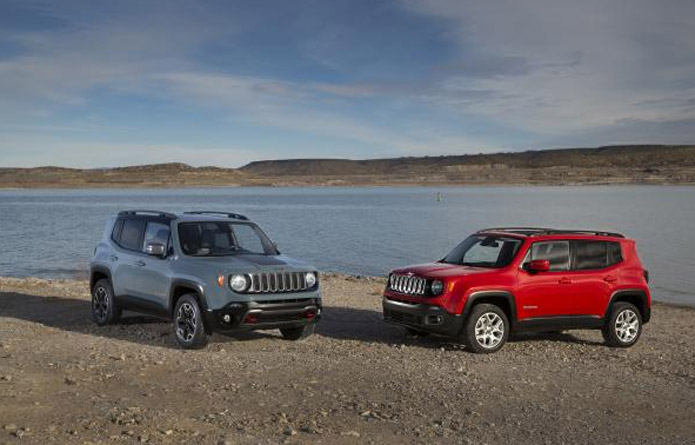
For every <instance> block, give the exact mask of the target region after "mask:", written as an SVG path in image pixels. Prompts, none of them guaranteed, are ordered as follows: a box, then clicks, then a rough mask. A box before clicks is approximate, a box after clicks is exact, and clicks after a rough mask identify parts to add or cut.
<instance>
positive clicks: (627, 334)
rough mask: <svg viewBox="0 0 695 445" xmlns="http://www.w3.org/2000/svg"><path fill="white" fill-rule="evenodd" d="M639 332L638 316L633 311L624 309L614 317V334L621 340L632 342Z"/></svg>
mask: <svg viewBox="0 0 695 445" xmlns="http://www.w3.org/2000/svg"><path fill="white" fill-rule="evenodd" d="M638 333H639V318H638V317H637V314H635V312H634V311H632V310H630V309H625V310H624V311H622V312H620V313H619V314H618V316H617V317H616V318H615V334H616V335H617V336H618V338H619V339H620V341H621V342H623V343H630V342H632V341H633V340H634V339H635V338H636V337H637V334H638Z"/></svg>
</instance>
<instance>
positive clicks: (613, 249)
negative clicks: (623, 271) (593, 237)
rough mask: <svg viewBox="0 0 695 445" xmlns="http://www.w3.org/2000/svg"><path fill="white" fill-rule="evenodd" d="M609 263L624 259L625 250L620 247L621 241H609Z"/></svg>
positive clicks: (610, 264)
mask: <svg viewBox="0 0 695 445" xmlns="http://www.w3.org/2000/svg"><path fill="white" fill-rule="evenodd" d="M606 244H608V265H609V266H612V265H614V264H618V263H619V262H621V261H622V260H623V251H622V250H621V249H620V243H616V242H612V241H610V242H608V243H606Z"/></svg>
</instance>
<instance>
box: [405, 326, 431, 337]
mask: <svg viewBox="0 0 695 445" xmlns="http://www.w3.org/2000/svg"><path fill="white" fill-rule="evenodd" d="M405 334H406V335H408V336H410V337H421V338H422V337H427V336H428V335H429V333H428V332H424V331H418V330H417V329H413V328H405Z"/></svg>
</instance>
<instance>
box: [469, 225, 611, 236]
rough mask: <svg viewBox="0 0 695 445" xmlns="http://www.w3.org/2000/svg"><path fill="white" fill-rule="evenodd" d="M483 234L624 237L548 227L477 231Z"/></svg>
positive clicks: (493, 228)
mask: <svg viewBox="0 0 695 445" xmlns="http://www.w3.org/2000/svg"><path fill="white" fill-rule="evenodd" d="M484 232H501V233H512V234H515V235H523V236H540V235H595V236H611V237H614V238H625V235H623V234H621V233H616V232H606V231H603V230H571V229H552V228H548V227H490V228H487V229H482V230H479V231H478V233H484Z"/></svg>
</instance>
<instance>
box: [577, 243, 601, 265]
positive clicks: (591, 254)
mask: <svg viewBox="0 0 695 445" xmlns="http://www.w3.org/2000/svg"><path fill="white" fill-rule="evenodd" d="M574 249H575V260H574V269H576V270H590V269H603V268H604V267H606V266H608V251H607V247H606V242H605V241H575V243H574Z"/></svg>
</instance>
